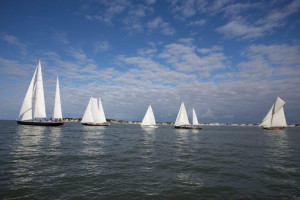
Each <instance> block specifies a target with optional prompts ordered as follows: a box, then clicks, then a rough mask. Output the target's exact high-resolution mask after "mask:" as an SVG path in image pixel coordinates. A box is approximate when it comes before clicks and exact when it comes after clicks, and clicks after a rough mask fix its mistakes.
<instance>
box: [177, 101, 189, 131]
mask: <svg viewBox="0 0 300 200" xmlns="http://www.w3.org/2000/svg"><path fill="white" fill-rule="evenodd" d="M188 124H190V123H189V119H188V116H187V113H186V110H185V106H184V103H183V102H182V103H181V106H180V109H179V112H178V115H177V118H176V121H175V124H174V125H175V126H181V125H188Z"/></svg>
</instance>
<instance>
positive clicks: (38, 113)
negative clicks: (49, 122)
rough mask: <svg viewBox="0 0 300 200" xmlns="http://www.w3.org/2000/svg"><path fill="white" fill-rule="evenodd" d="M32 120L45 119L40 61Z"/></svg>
mask: <svg viewBox="0 0 300 200" xmlns="http://www.w3.org/2000/svg"><path fill="white" fill-rule="evenodd" d="M34 118H35V119H36V118H46V107H45V97H44V86H43V76H42V67H41V62H40V61H39V65H38V71H37V78H36V89H35V105H34Z"/></svg>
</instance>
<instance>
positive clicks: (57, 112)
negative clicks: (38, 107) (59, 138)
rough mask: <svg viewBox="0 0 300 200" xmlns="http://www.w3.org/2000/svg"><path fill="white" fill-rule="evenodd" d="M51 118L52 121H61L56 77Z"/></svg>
mask: <svg viewBox="0 0 300 200" xmlns="http://www.w3.org/2000/svg"><path fill="white" fill-rule="evenodd" d="M53 118H54V119H62V112H61V102H60V90H59V81H58V76H57V79H56V90H55V100H54V111H53Z"/></svg>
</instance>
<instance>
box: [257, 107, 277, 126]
mask: <svg viewBox="0 0 300 200" xmlns="http://www.w3.org/2000/svg"><path fill="white" fill-rule="evenodd" d="M273 109H274V104H273V105H272V107H271V109H270V110H269V112H268V113H267V115H266V116H265V118H264V119H263V121H262V123H261V124H260V126H263V127H271V121H272V113H273Z"/></svg>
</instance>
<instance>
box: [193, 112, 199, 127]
mask: <svg viewBox="0 0 300 200" xmlns="http://www.w3.org/2000/svg"><path fill="white" fill-rule="evenodd" d="M198 124H199V123H198V119H197V115H196V112H195V110H194V109H193V125H198Z"/></svg>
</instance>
